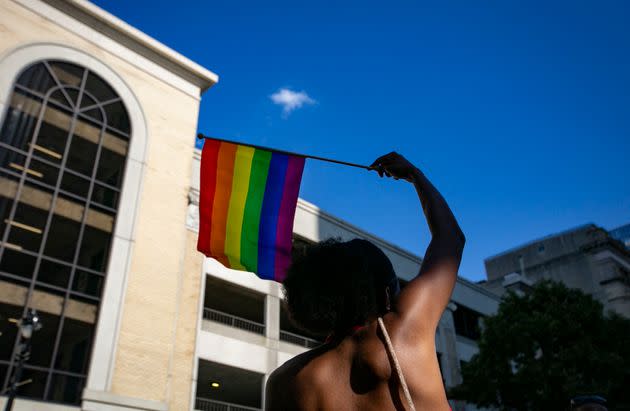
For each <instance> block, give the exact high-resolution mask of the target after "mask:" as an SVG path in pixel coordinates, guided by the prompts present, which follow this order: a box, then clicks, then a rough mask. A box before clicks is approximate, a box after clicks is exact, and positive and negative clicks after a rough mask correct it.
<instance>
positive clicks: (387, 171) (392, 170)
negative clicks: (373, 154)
mask: <svg viewBox="0 0 630 411" xmlns="http://www.w3.org/2000/svg"><path fill="white" fill-rule="evenodd" d="M401 158H403V157H402V156H401V155H400V154H398V153H397V152H395V151H392V152H390V153H388V154H385V155H383V156H380V157H379V158H377V159H376V160H374V162H373V163H372V164H371V165H370V166H369V167H368V170H374V171H376V172H377V173H378V175H379V176H380V177H383V176H384V175H385V176H386V177H392V176H393V177H394V179H395V180H399V179H400V178H401V176H399V175H398V174H400V173H399V172H396V169H397V164H398V163H399V162H400V159H401Z"/></svg>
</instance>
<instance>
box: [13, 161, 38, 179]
mask: <svg viewBox="0 0 630 411" xmlns="http://www.w3.org/2000/svg"><path fill="white" fill-rule="evenodd" d="M9 167H11V168H14V169H16V170H20V171H24V172H25V173H26V174H30V175H33V176H35V177H39V178H42V177H43V176H44V174H42V173H40V172H39V171H35V170H31V169H30V168H24V166H21V165H19V164H15V163H9Z"/></svg>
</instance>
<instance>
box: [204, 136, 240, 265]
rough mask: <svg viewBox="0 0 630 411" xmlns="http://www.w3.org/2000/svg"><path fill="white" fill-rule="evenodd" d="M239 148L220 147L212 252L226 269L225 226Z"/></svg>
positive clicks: (228, 145)
mask: <svg viewBox="0 0 630 411" xmlns="http://www.w3.org/2000/svg"><path fill="white" fill-rule="evenodd" d="M237 147H238V146H237V145H236V144H232V143H225V142H222V143H221V147H219V159H218V161H217V189H216V193H215V195H214V206H213V208H212V223H211V226H212V232H211V234H210V251H211V253H212V255H213V256H215V258H216V259H217V260H219V261H220V262H221V264H223V265H225V266H226V267H229V266H230V263H229V261H228V258H227V257H226V256H225V225H226V223H227V213H228V207H229V205H230V196H231V194H232V178H233V176H234V160H235V157H236V149H237Z"/></svg>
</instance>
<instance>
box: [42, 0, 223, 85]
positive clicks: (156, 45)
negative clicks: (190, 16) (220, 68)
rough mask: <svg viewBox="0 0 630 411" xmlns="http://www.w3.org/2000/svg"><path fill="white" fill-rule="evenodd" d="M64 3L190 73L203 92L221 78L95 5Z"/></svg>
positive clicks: (77, 0) (69, 0) (79, 0)
mask: <svg viewBox="0 0 630 411" xmlns="http://www.w3.org/2000/svg"><path fill="white" fill-rule="evenodd" d="M43 1H44V2H46V3H49V4H50V5H52V6H53V7H57V2H56V1H55V0H43ZM63 3H64V4H65V6H66V7H67V8H68V10H69V11H70V10H72V9H74V10H75V11H77V12H79V13H77V14H80V13H86V14H88V15H89V16H91V17H92V18H95V19H96V20H98V21H100V22H101V23H103V24H105V25H106V26H107V27H109V28H110V29H112V30H114V31H115V32H116V33H118V34H119V35H122V36H124V37H125V38H127V39H129V40H130V41H131V42H132V43H136V44H137V45H138V46H141V47H143V48H145V49H146V50H150V51H151V52H153V53H155V54H156V55H157V56H159V57H161V58H163V59H166V60H167V61H169V62H170V63H171V64H173V65H175V66H177V67H178V68H179V69H180V70H184V71H185V72H187V73H189V75H191V76H193V77H194V78H196V79H197V80H198V82H197V83H198V84H197V85H198V86H199V87H200V89H201V92H203V91H205V90H207V89H208V88H210V87H212V86H213V85H215V84H216V83H217V82H218V81H219V76H218V75H217V74H215V73H213V72H212V71H210V70H208V69H206V68H204V67H202V66H201V65H199V64H197V63H195V62H194V61H192V60H190V59H188V58H187V57H184V56H183V55H181V54H180V53H178V52H176V51H175V50H173V49H171V48H170V47H168V46H166V45H164V44H162V43H160V42H159V41H157V40H156V39H154V38H153V37H151V36H149V35H148V34H145V33H144V32H142V31H140V30H138V29H137V28H135V27H133V26H131V25H130V24H128V23H126V22H125V21H123V20H122V19H120V18H118V17H116V16H114V15H113V14H111V13H109V12H107V11H105V10H103V9H102V8H100V7H98V6H96V5H95V4H92V3H90V2H89V1H87V0H65V1H64V2H63Z"/></svg>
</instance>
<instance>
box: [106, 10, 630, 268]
mask: <svg viewBox="0 0 630 411" xmlns="http://www.w3.org/2000/svg"><path fill="white" fill-rule="evenodd" d="M95 3H96V4H97V5H99V6H101V7H103V8H104V9H106V10H107V11H109V12H111V13H113V14H114V15H116V16H118V17H120V18H122V19H123V20H125V21H127V22H128V23H130V24H131V25H133V26H135V27H137V28H138V29H140V30H142V31H144V32H145V33H147V34H149V35H151V36H152V37H154V38H156V39H157V40H159V41H161V42H163V43H164V44H166V45H168V46H169V47H172V48H173V49H175V50H177V51H178V52H180V53H182V54H183V55H185V56H187V57H188V58H190V59H192V60H194V61H196V62H197V63H199V64H201V65H203V66H205V67H207V68H209V69H210V70H212V71H214V72H215V73H217V74H219V76H220V81H219V84H218V85H216V86H215V87H213V88H212V89H210V90H209V91H208V92H207V93H206V94H205V95H204V96H203V98H202V103H201V112H200V118H199V130H200V131H201V132H203V133H205V134H208V135H214V136H221V137H224V138H232V139H237V140H241V141H246V142H250V143H254V144H261V145H267V146H270V147H275V148H279V149H284V150H289V151H295V152H303V153H310V154H315V155H321V156H329V157H333V158H338V159H343V160H346V161H352V162H358V163H363V164H369V163H371V162H372V160H373V159H374V158H376V157H377V156H379V155H381V154H384V153H386V152H389V151H391V150H396V151H398V152H400V153H402V154H404V155H405V156H406V157H408V158H409V159H410V160H412V161H413V162H414V163H415V164H417V165H418V166H419V167H420V168H421V169H422V170H423V171H424V172H425V174H427V176H428V177H429V178H430V179H431V180H432V181H433V182H434V184H435V185H436V186H437V187H438V189H440V190H441V191H442V193H443V195H444V196H445V198H446V199H447V201H448V202H449V203H450V205H451V208H452V209H453V211H454V213H455V215H456V216H457V217H458V219H459V221H460V225H461V226H462V228H463V229H464V231H465V233H466V236H467V239H468V242H467V245H466V250H465V254H464V259H463V262H462V267H461V269H460V274H461V275H462V276H463V277H466V278H468V279H471V280H474V281H477V280H481V279H484V278H485V270H484V266H483V260H484V258H487V257H488V256H491V255H493V254H496V253H499V252H501V251H503V250H506V249H508V248H511V247H514V246H517V245H519V244H522V243H525V242H528V241H530V240H533V239H535V238H539V237H542V236H545V235H548V234H551V233H554V232H558V231H561V230H565V229H568V228H571V227H574V226H577V225H581V224H584V223H589V222H593V223H595V224H598V225H600V226H603V227H604V228H607V229H611V228H614V227H617V226H619V225H622V224H625V223H627V222H630V184H629V183H628V180H629V179H630V161H629V157H630V74H629V73H630V26H629V25H628V24H627V22H628V21H630V3H628V2H625V1H598V2H595V1H567V2H563V1H544V2H543V1H540V2H536V1H507V2H501V1H486V2H469V1H434V2H417V1H413V2H412V1H391V2H383V1H378V2H377V1H366V0H363V1H343V2H339V1H335V2H333V1H317V2H315V1H273V0H269V1H265V2H261V1H211V2H209V1H179V2H177V6H176V7H173V2H171V1H164V0H158V1H156V0H152V1H145V0H134V1H106V0H96V1H95ZM473 3H474V4H475V6H472V4H473ZM282 88H286V89H288V90H292V91H294V92H304V93H305V94H306V95H307V96H308V97H309V98H310V99H312V100H313V101H312V102H305V104H303V106H302V107H300V108H295V109H294V110H293V111H291V112H289V113H287V112H285V111H283V107H282V106H281V105H278V104H275V103H274V102H273V101H272V99H271V98H270V96H271V95H273V94H274V93H276V92H278V91H279V90H280V89H282ZM285 97H286V95H285ZM311 103H312V104H311ZM300 195H301V197H303V198H304V199H306V200H308V201H310V202H313V203H315V204H316V205H318V206H319V207H321V208H322V209H324V210H326V211H328V212H330V213H332V214H334V215H337V216H339V217H341V218H343V219H345V220H347V221H349V222H351V223H353V224H356V225H358V226H360V227H361V228H363V229H365V230H367V231H369V232H372V233H374V234H376V235H377V236H380V237H382V238H384V239H386V240H388V241H391V242H393V243H394V244H397V245H399V246H401V247H403V248H405V249H407V250H410V251H412V252H414V253H416V254H420V255H422V254H423V253H424V249H425V248H426V245H427V244H428V241H429V232H428V230H427V228H426V223H425V221H424V218H423V216H422V213H421V210H420V207H419V203H418V201H417V199H416V197H415V193H414V191H413V189H412V187H411V186H410V185H408V184H406V183H403V182H401V181H393V180H392V181H390V180H380V179H379V178H378V177H377V175H376V174H375V173H374V174H373V173H368V172H366V171H362V170H360V169H353V168H349V167H342V166H337V165H333V164H327V163H320V162H316V161H310V162H307V166H306V169H305V174H304V178H303V181H302V187H301V191H300Z"/></svg>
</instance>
